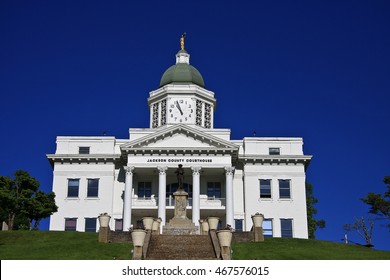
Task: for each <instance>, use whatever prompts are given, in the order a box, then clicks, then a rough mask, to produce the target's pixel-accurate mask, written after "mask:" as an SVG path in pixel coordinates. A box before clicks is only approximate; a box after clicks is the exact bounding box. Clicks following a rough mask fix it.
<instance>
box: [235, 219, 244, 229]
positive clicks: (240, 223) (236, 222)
mask: <svg viewBox="0 0 390 280" xmlns="http://www.w3.org/2000/svg"><path fill="white" fill-rule="evenodd" d="M242 221H243V220H234V225H235V227H234V229H235V231H242Z"/></svg>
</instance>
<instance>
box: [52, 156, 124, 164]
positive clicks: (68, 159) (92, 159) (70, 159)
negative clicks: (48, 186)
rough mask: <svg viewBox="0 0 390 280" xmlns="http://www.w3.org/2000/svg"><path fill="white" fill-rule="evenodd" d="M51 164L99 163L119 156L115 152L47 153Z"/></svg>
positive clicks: (112, 160) (114, 159)
mask: <svg viewBox="0 0 390 280" xmlns="http://www.w3.org/2000/svg"><path fill="white" fill-rule="evenodd" d="M46 157H47V158H48V159H49V161H50V163H51V165H53V164H54V163H55V162H60V163H99V162H104V163H106V162H116V161H118V160H120V158H121V156H120V155H117V154H47V155H46Z"/></svg>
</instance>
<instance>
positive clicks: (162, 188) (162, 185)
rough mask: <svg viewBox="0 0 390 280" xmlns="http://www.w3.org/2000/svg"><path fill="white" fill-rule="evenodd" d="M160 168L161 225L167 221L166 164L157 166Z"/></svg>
mask: <svg viewBox="0 0 390 280" xmlns="http://www.w3.org/2000/svg"><path fill="white" fill-rule="evenodd" d="M157 169H158V217H160V218H161V220H162V221H161V227H162V226H163V225H165V221H166V213H165V210H166V193H167V169H168V167H166V166H160V167H157Z"/></svg>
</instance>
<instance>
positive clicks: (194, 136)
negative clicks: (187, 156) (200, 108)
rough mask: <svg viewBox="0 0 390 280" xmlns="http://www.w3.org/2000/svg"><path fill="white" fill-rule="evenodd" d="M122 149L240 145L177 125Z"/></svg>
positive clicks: (228, 147)
mask: <svg viewBox="0 0 390 280" xmlns="http://www.w3.org/2000/svg"><path fill="white" fill-rule="evenodd" d="M121 150H122V151H125V152H126V151H127V152H130V151H136V150H145V151H146V150H214V151H217V150H218V151H219V150H223V151H230V152H233V151H237V150H238V146H237V145H235V144H232V143H230V142H229V141H226V140H224V139H221V138H218V137H215V136H213V135H211V134H209V133H207V132H204V131H202V130H199V129H197V128H194V127H190V126H187V125H181V124H178V125H175V126H170V127H167V128H164V129H161V130H157V131H156V132H154V133H151V134H149V135H147V136H144V137H142V138H139V139H137V140H134V141H131V142H129V143H126V144H123V145H122V146H121Z"/></svg>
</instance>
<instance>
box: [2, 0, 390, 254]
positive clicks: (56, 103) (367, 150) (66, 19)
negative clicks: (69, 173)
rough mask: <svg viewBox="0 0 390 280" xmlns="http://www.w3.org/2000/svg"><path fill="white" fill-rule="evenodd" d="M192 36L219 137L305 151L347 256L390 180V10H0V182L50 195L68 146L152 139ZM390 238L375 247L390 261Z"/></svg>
mask: <svg viewBox="0 0 390 280" xmlns="http://www.w3.org/2000/svg"><path fill="white" fill-rule="evenodd" d="M184 31H185V32H187V40H186V49H187V50H188V52H189V53H190V54H191V64H192V65H194V66H195V67H196V68H197V69H198V70H199V71H200V72H201V73H202V75H203V78H204V80H205V83H206V88H207V89H209V90H212V91H214V92H215V94H216V98H217V110H216V112H215V127H216V128H231V132H232V139H242V138H243V137H246V136H252V133H253V131H256V133H257V136H294V137H303V138H304V143H305V145H304V151H305V153H306V154H310V155H313V160H312V162H311V164H310V166H309V169H308V172H307V178H308V181H309V182H310V183H312V184H313V185H314V188H315V189H314V192H315V196H316V197H317V198H318V199H319V203H318V204H317V208H318V215H317V217H318V218H324V219H325V220H326V222H327V227H326V228H325V229H323V230H319V231H318V232H317V238H318V239H324V240H331V241H337V242H340V239H341V238H342V237H343V234H344V232H343V225H344V224H346V223H352V222H353V219H354V217H361V216H362V215H364V216H367V211H368V207H367V206H366V205H365V204H364V203H362V202H361V201H360V200H359V198H361V197H363V196H364V195H365V194H366V193H368V192H370V191H373V192H377V193H384V191H385V185H384V183H383V177H384V176H385V175H390V170H389V168H390V144H389V138H390V130H389V115H388V112H389V110H388V108H389V102H390V79H389V77H390V2H389V1H358V0H354V1H329V0H327V1H205V0H204V1H202V0H197V1H195V0H194V1H183V0H181V1H124V0H123V1H97V0H93V1H92V0H91V1H89V0H88V1H15V0H5V1H4V0H3V1H1V2H0V96H1V99H0V101H1V106H0V108H1V109H0V132H1V138H0V139H1V145H0V155H1V157H0V175H8V176H11V175H12V174H13V172H14V171H15V170H17V169H25V170H27V171H29V172H30V173H31V174H32V175H33V176H34V177H36V178H37V179H38V180H39V181H40V182H41V184H42V188H43V189H44V190H47V191H49V190H51V183H52V169H51V166H50V164H49V162H48V160H47V159H46V157H45V154H47V153H54V152H55V139H56V136H57V135H71V136H74V135H87V136H88V135H102V134H103V132H104V131H106V132H107V134H108V135H113V136H116V137H118V138H126V137H128V128H130V127H132V128H136V127H140V128H143V127H148V126H149V111H148V106H147V101H146V99H147V97H148V94H149V92H150V91H151V90H155V89H156V88H157V87H158V84H159V81H160V78H161V76H162V74H163V72H164V71H165V70H166V69H167V68H168V67H169V66H171V65H173V64H174V62H175V54H176V52H177V51H178V50H179V47H180V45H179V38H180V35H181V34H182V33H183V32H184ZM383 225H384V222H383V221H382V222H381V221H377V222H376V225H375V229H374V245H375V247H376V248H378V249H386V250H390V242H389V237H390V233H389V231H388V229H386V228H384V226H383ZM45 227H46V228H47V222H45V223H44V224H43V228H45ZM350 239H351V240H352V241H355V242H363V240H361V239H360V238H359V237H358V236H357V235H356V234H351V235H350Z"/></svg>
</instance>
